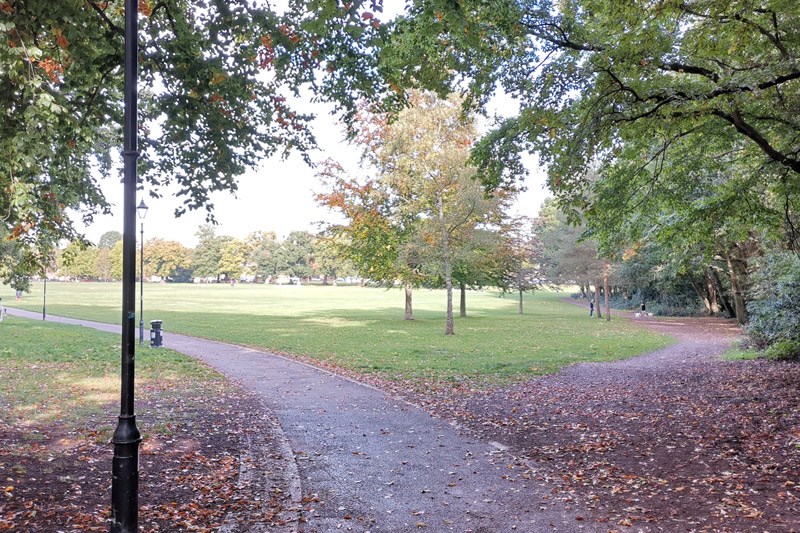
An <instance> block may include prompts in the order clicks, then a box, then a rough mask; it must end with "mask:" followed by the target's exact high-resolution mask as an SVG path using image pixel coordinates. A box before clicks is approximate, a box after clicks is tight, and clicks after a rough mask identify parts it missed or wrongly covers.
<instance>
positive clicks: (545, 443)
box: [166, 318, 800, 532]
mask: <svg viewBox="0 0 800 533" xmlns="http://www.w3.org/2000/svg"><path fill="white" fill-rule="evenodd" d="M587 320H588V318H587ZM637 320H638V321H639V322H640V323H641V324H642V325H643V326H645V327H650V328H653V329H657V330H659V331H663V332H666V333H669V334H672V335H674V336H675V337H676V338H677V339H678V342H677V343H676V344H674V345H673V346H670V347H668V348H665V349H662V350H659V351H656V352H653V353H651V354H647V355H644V356H641V357H637V358H633V359H628V360H625V361H618V362H614V363H599V364H579V365H575V366H572V367H569V368H567V369H565V370H564V371H562V372H560V373H558V374H556V375H552V376H546V377H542V378H539V379H535V380H530V381H527V382H524V383H519V384H516V385H513V386H510V387H507V388H503V389H497V390H492V391H479V390H472V389H469V388H467V387H460V388H453V387H449V388H444V387H443V388H439V389H428V390H425V391H424V392H420V391H418V390H414V387H413V384H407V387H405V388H404V387H403V384H401V385H399V386H398V385H397V384H395V385H393V387H394V389H393V390H394V392H395V393H398V392H399V393H403V394H405V395H406V397H407V398H409V399H411V400H412V401H413V402H414V403H416V404H418V405H424V406H425V408H426V409H427V410H428V411H430V412H432V413H434V414H435V415H437V416H438V418H434V417H431V416H430V415H429V414H427V413H425V412H424V411H422V410H421V409H418V408H416V407H413V406H412V405H410V404H408V403H405V402H404V401H400V400H396V399H393V398H392V397H390V396H389V395H388V394H387V393H385V392H381V391H380V390H378V389H376V388H373V387H370V386H365V385H363V384H359V383H356V382H354V381H352V380H350V379H347V378H344V377H341V376H337V375H333V374H330V373H328V372H326V371H324V370H320V369H317V368H314V367H311V366H309V365H305V364H303V363H301V362H297V361H293V360H289V359H286V358H283V357H280V356H276V355H273V354H269V353H266V352H261V351H256V350H250V349H246V348H241V347H237V346H232V345H227V344H222V343H215V342H209V341H203V340H199V339H193V338H189V337H182V336H179V335H174V334H168V335H167V342H166V343H167V345H168V346H169V347H170V348H172V349H176V350H177V351H181V352H184V353H187V354H189V355H192V356H194V357H197V358H199V359H202V360H203V361H206V362H207V363H208V364H210V365H211V366H213V367H215V368H217V369H219V370H220V371H221V372H223V373H225V374H227V375H229V376H231V377H233V378H234V379H236V380H237V381H239V382H240V383H241V384H243V385H244V386H245V387H246V388H248V389H249V390H251V391H254V392H255V393H257V394H258V395H259V396H260V397H261V399H262V401H263V402H264V404H265V405H266V406H267V407H268V408H269V409H270V410H271V411H272V412H273V413H274V414H275V416H276V417H277V419H278V421H279V422H280V427H281V428H282V430H283V433H284V436H285V439H286V440H285V442H286V443H287V444H288V446H289V447H290V448H291V450H292V451H293V453H294V458H295V460H296V469H297V470H296V472H297V480H298V482H299V486H297V488H296V492H297V494H296V495H295V500H298V499H299V501H296V502H295V503H297V504H299V506H300V507H301V508H302V509H303V511H302V515H301V517H300V521H299V522H297V524H296V527H297V529H299V530H300V531H320V532H326V531H336V530H339V529H341V530H345V531H348V530H349V531H372V532H379V531H387V532H388V531H412V530H416V529H423V528H426V529H427V530H428V531H462V532H464V531H473V532H478V531H485V532H495V531H511V530H516V531H526V532H536V531H551V530H555V531H565V532H571V531H576V530H578V529H582V530H588V531H624V530H629V531H640V530H641V531H800V502H798V494H800V408H799V407H800V406H799V405H798V394H797V391H798V389H799V388H800V367H798V365H791V364H775V363H766V362H762V361H747V362H723V361H721V360H720V358H719V355H720V354H721V353H722V352H723V351H724V350H725V349H726V348H727V347H728V346H729V345H730V343H731V341H732V340H733V339H734V338H735V337H736V335H737V334H738V328H736V327H735V326H733V325H732V324H730V323H727V322H724V321H715V320H703V319H650V318H647V319H643V318H639V319H637ZM373 381H375V380H374V379H373ZM265 416H266V415H265ZM443 420H449V421H451V422H453V423H455V424H457V426H458V427H456V426H454V425H452V424H448V423H446V422H445V421H443ZM459 428H460V429H459ZM265 453H266V452H265ZM236 530H237V529H236V528H235V527H232V528H231V529H230V531H236Z"/></svg>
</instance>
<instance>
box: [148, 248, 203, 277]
mask: <svg viewBox="0 0 800 533" xmlns="http://www.w3.org/2000/svg"><path fill="white" fill-rule="evenodd" d="M191 263H192V258H191V253H190V251H189V249H187V248H186V247H185V246H183V245H182V244H181V243H179V242H177V241H165V240H163V239H150V240H149V241H147V243H145V245H144V270H145V275H146V276H152V275H155V276H159V277H160V278H162V279H167V278H171V277H173V276H175V275H176V274H177V273H178V272H179V271H180V270H181V269H187V268H189V266H191Z"/></svg>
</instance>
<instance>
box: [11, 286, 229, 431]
mask: <svg viewBox="0 0 800 533" xmlns="http://www.w3.org/2000/svg"><path fill="white" fill-rule="evenodd" d="M3 299H4V300H5V298H3ZM136 363H137V365H136V373H137V375H136V385H137V392H138V393H139V394H138V397H139V399H147V398H151V397H153V398H154V397H156V396H157V397H158V398H159V399H160V401H164V399H165V398H169V397H171V396H173V395H177V396H180V398H181V399H182V400H183V399H185V398H188V399H191V398H203V397H204V396H205V395H206V394H209V393H210V392H211V391H212V390H215V387H217V386H218V385H220V384H221V383H222V377H221V376H220V375H219V374H217V373H216V372H213V371H212V370H210V369H208V368H207V367H206V366H204V365H202V364H200V363H198V362H196V361H194V360H193V359H191V358H189V357H186V356H183V355H181V354H178V353H175V352H172V351H170V350H159V351H158V352H151V353H148V352H144V354H140V355H139V356H137V358H136ZM119 366H120V341H119V335H114V334H111V333H104V332H100V331H95V330H91V329H87V328H77V327H73V326H67V325H62V324H53V323H48V322H40V321H32V320H24V319H21V318H15V317H7V318H6V319H5V320H4V321H3V322H1V323H0V401H2V403H3V404H5V405H4V408H3V409H0V423H5V424H8V425H11V426H15V425H20V424H21V425H22V426H26V427H27V426H32V427H43V426H46V425H48V424H52V423H54V422H57V423H58V424H61V425H63V426H65V427H67V428H73V429H74V428H76V427H78V426H81V425H82V424H83V423H84V422H85V420H86V419H90V418H93V417H98V416H104V415H106V414H107V411H108V405H109V404H114V403H115V402H119V390H120V383H119V380H120V377H119V375H120V370H119ZM112 430H113V428H112V427H111V426H106V427H104V433H105V436H106V437H110V435H111V431H112Z"/></svg>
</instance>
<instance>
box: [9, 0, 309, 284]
mask: <svg viewBox="0 0 800 533" xmlns="http://www.w3.org/2000/svg"><path fill="white" fill-rule="evenodd" d="M124 15H125V14H124V9H123V3H122V2H121V1H112V2H97V1H94V0H92V1H88V2H52V1H50V0H27V1H11V0H2V1H0V32H1V33H2V34H3V39H2V40H0V108H2V109H3V113H2V116H0V154H2V157H0V190H2V191H4V194H2V195H0V213H3V216H2V230H3V231H2V233H3V234H4V236H5V234H6V233H7V234H9V235H10V236H11V238H13V239H16V240H19V241H20V242H22V243H24V244H25V245H31V246H33V248H34V249H35V253H32V254H31V257H35V258H38V261H39V263H38V264H39V265H41V264H42V262H43V261H44V259H43V258H44V257H45V256H46V252H47V251H48V250H49V249H51V248H52V247H53V246H54V245H55V244H56V243H57V242H58V241H59V240H61V239H67V240H75V239H76V238H77V235H76V232H75V229H74V227H73V225H72V222H71V221H70V218H69V216H68V215H67V212H68V210H75V211H76V212H78V213H79V214H80V215H83V216H84V218H86V219H90V218H91V217H92V216H93V215H94V214H96V213H97V212H104V211H107V209H108V204H107V202H106V200H105V199H104V198H103V196H102V193H101V191H100V180H98V175H99V176H102V177H109V178H111V179H116V178H117V172H116V170H115V169H114V168H113V162H114V160H115V159H116V152H115V150H114V149H115V148H120V147H121V145H122V142H121V123H122V112H123V106H122V100H123V98H122V85H123V76H122V62H123V49H124V43H123V29H122V28H123V20H124ZM139 18H140V31H139V54H138V57H139V65H140V76H139V93H138V94H139V98H140V102H139V103H140V106H139V124H140V140H141V142H140V143H139V150H140V152H141V158H140V165H139V168H140V179H142V181H143V182H144V183H146V184H147V188H148V189H149V190H150V191H151V194H158V191H159V189H160V187H162V186H165V185H167V184H176V185H177V186H178V190H179V192H178V196H179V197H181V198H182V199H183V204H182V205H181V207H179V208H178V209H177V211H178V213H181V212H183V211H184V210H186V209H199V208H202V207H206V208H207V209H210V208H211V205H210V204H209V202H208V198H209V193H210V192H211V191H217V190H235V189H236V184H235V181H234V180H235V178H236V177H237V176H238V175H240V174H242V173H243V172H244V171H245V170H246V169H248V168H251V167H252V166H254V165H255V164H256V163H257V162H259V161H261V160H262V159H263V158H264V157H268V156H270V155H273V154H285V153H286V152H287V151H289V150H293V149H297V150H300V151H303V152H304V151H305V150H307V149H308V148H309V147H310V146H311V145H312V143H313V138H312V136H311V135H310V133H309V132H308V130H307V128H306V127H305V125H306V122H307V120H308V119H309V117H307V116H303V115H301V114H299V113H296V112H295V111H293V110H292V109H291V108H290V106H289V104H288V102H287V101H286V98H285V96H284V95H283V94H281V93H283V92H285V89H284V86H286V85H288V86H289V89H290V90H294V89H296V88H297V87H298V83H299V82H300V81H302V79H304V78H305V79H308V78H311V77H312V74H311V71H312V70H313V69H311V68H310V65H309V66H308V68H305V69H303V71H302V72H293V71H291V70H290V69H287V68H286V67H285V65H284V63H285V62H284V63H273V62H271V61H268V58H270V57H273V56H274V54H275V48H276V47H280V49H281V50H282V51H283V52H285V53H286V54H289V55H291V54H293V53H294V52H296V51H297V50H298V47H297V46H295V45H296V44H297V43H296V42H295V37H294V36H293V32H292V30H291V26H292V25H293V22H292V21H291V20H290V19H288V18H287V19H283V18H282V17H281V16H279V15H277V14H276V13H275V12H274V11H272V9H271V8H270V7H269V6H268V5H267V4H266V3H263V2H256V3H253V2H249V1H246V0H232V1H227V2H219V1H216V0H191V1H179V0H167V1H163V2H150V1H141V2H139ZM265 70H272V71H273V72H268V73H265ZM209 216H211V215H210V214H209ZM23 267H24V268H25V269H26V271H27V272H28V273H30V272H36V271H39V270H41V268H36V263H35V261H31V260H26V261H23V262H21V263H18V268H17V270H19V269H21V268H23Z"/></svg>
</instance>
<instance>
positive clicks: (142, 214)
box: [136, 198, 147, 220]
mask: <svg viewBox="0 0 800 533" xmlns="http://www.w3.org/2000/svg"><path fill="white" fill-rule="evenodd" d="M136 211H137V213H138V214H139V220H144V217H146V216H147V205H145V203H144V198H142V201H141V202H139V206H138V207H137V208H136Z"/></svg>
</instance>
